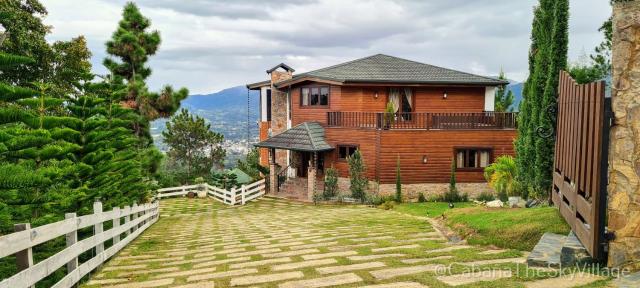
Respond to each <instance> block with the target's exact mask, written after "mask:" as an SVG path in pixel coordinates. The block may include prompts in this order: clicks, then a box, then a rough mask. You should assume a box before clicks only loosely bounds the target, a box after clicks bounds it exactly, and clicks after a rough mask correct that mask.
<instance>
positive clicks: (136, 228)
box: [131, 202, 138, 233]
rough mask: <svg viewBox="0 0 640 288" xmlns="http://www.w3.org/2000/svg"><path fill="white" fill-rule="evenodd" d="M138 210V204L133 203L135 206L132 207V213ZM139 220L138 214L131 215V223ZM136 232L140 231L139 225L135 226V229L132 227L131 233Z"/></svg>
mask: <svg viewBox="0 0 640 288" xmlns="http://www.w3.org/2000/svg"><path fill="white" fill-rule="evenodd" d="M136 210H138V203H136V202H133V206H131V211H136ZM137 218H138V212H137V211H136V212H135V213H131V221H135V220H136V219H137ZM136 230H138V225H133V227H131V233H133V232H135V231H136Z"/></svg>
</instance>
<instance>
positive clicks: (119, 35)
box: [104, 2, 189, 133]
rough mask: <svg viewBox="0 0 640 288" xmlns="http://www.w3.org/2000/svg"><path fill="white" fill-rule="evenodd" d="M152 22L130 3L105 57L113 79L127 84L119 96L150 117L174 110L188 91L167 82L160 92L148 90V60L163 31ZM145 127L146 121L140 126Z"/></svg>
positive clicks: (146, 116) (149, 70)
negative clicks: (154, 28)
mask: <svg viewBox="0 0 640 288" xmlns="http://www.w3.org/2000/svg"><path fill="white" fill-rule="evenodd" d="M150 26H151V21H150V20H149V19H148V18H146V17H144V16H143V15H142V14H141V13H140V10H139V9H138V7H137V6H136V5H135V4H134V3H132V2H129V3H127V4H126V5H125V7H124V12H123V14H122V20H121V21H120V23H119V25H118V29H117V30H116V31H115V32H114V33H113V36H112V39H111V40H110V41H108V42H107V53H108V54H109V55H110V57H108V58H106V59H105V60H104V65H105V66H106V67H107V69H109V71H111V73H112V74H113V75H114V79H113V80H114V83H116V84H119V85H121V86H123V87H126V88H125V91H124V93H122V95H121V99H120V101H122V105H123V106H124V107H128V108H132V109H134V110H136V111H138V112H139V113H140V114H141V115H142V116H144V117H145V118H146V119H147V120H154V119H157V118H160V117H169V116H171V115H172V114H173V113H175V112H176V111H177V110H178V108H179V107H180V101H181V100H182V99H185V98H186V97H187V95H188V93H189V92H188V90H187V89H186V88H182V89H180V90H179V91H174V90H173V88H172V87H171V86H165V87H164V88H163V89H162V91H160V93H154V92H150V91H148V88H147V86H146V83H145V81H146V79H147V78H148V77H149V76H150V75H151V69H150V68H149V67H147V66H146V63H147V61H148V59H149V56H152V55H154V54H155V53H156V52H157V50H158V47H159V46H160V33H159V32H158V31H152V32H149V31H147V30H148V29H149V28H150ZM115 58H118V59H119V60H116V59H115ZM145 128H146V127H144V125H143V126H142V127H140V128H139V130H144V129H145ZM139 132H142V131H139ZM145 133H146V131H145Z"/></svg>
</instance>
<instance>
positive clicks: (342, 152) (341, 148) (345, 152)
mask: <svg viewBox="0 0 640 288" xmlns="http://www.w3.org/2000/svg"><path fill="white" fill-rule="evenodd" d="M356 150H358V146H356V145H338V159H340V160H346V159H347V156H351V155H353V153H356Z"/></svg>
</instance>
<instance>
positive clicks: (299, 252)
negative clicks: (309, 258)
mask: <svg viewBox="0 0 640 288" xmlns="http://www.w3.org/2000/svg"><path fill="white" fill-rule="evenodd" d="M318 252H320V250H318V249H301V250H292V251H285V252H278V253H267V254H262V257H265V258H274V257H288V256H298V255H303V254H311V253H318Z"/></svg>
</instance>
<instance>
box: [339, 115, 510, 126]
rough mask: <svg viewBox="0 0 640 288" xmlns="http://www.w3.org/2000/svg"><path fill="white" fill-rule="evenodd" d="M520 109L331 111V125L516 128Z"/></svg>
mask: <svg viewBox="0 0 640 288" xmlns="http://www.w3.org/2000/svg"><path fill="white" fill-rule="evenodd" d="M517 115H518V114H517V113H513V112H477V113H395V114H388V113H383V112H327V124H328V126H329V127H347V128H370V129H384V130H393V129H407V130H495V129H516V127H517Z"/></svg>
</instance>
